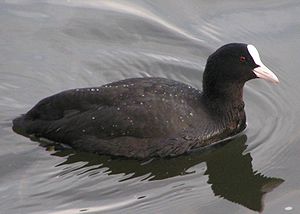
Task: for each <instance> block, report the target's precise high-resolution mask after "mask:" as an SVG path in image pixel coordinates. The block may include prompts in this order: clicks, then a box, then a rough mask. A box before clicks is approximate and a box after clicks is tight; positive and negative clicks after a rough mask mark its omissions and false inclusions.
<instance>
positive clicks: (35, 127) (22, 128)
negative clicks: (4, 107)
mask: <svg viewBox="0 0 300 214" xmlns="http://www.w3.org/2000/svg"><path fill="white" fill-rule="evenodd" d="M45 123H48V124H49V121H42V120H30V119H27V118H26V116H25V115H22V116H20V117H18V118H16V119H14V120H13V127H12V129H13V130H14V131H15V132H16V133H18V134H21V135H23V136H29V135H32V134H35V135H37V136H38V135H39V134H41V133H43V132H44V131H45V128H46V127H47V126H48V125H47V124H45Z"/></svg>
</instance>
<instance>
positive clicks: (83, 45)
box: [0, 0, 300, 214]
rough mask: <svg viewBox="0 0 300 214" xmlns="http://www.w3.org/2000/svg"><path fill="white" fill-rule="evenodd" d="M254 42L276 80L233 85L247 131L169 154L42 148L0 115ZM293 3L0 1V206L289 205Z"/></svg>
mask: <svg viewBox="0 0 300 214" xmlns="http://www.w3.org/2000/svg"><path fill="white" fill-rule="evenodd" d="M229 42H246V43H250V44H254V45H255V46H256V47H257V48H258V50H259V51H260V54H261V57H262V60H263V62H264V63H265V64H266V65H267V66H268V67H269V68H271V70H273V71H274V72H275V73H276V74H277V75H278V77H279V79H280V81H281V82H280V84H279V85H274V84H270V83H267V82H265V81H262V80H253V81H251V82H249V83H247V85H246V87H245V91H244V96H245V102H246V113H247V119H248V120H247V122H248V128H247V129H246V131H245V132H244V133H242V134H241V135H240V136H238V137H237V138H235V139H234V140H231V141H230V142H229V143H227V144H225V143H224V144H223V145H219V146H217V147H215V148H212V149H210V150H207V151H202V152H198V153H194V154H191V155H186V156H180V157H177V158H172V159H155V160H149V161H144V162H143V161H137V160H127V159H122V158H112V157H109V156H99V155H94V154H87V153H80V152H75V151H73V150H71V149H69V150H53V148H52V147H49V146H43V143H39V142H36V141H31V140H30V139H27V138H24V137H22V136H20V135H17V134H15V133H14V132H13V131H12V130H11V126H12V123H11V120H12V119H13V118H15V117H17V116H18V115H20V114H21V113H25V112H26V111H27V110H29V109H30V108H31V107H32V106H33V105H34V104H36V103H37V101H39V100H40V99H42V98H44V97H46V96H49V95H51V94H54V93H57V92H59V91H62V90H65V89H70V88H77V87H90V86H99V85H102V84H104V83H108V82H111V81H114V80H120V79H123V78H129V77H142V76H160V77H167V78H171V79H175V80H179V81H182V82H185V83H188V84H191V85H192V86H194V87H197V88H201V81H202V73H203V69H204V66H205V62H206V58H207V57H208V56H209V54H211V53H212V52H213V51H214V50H215V49H216V48H218V47H219V46H221V45H223V44H225V43H229ZM299 58H300V2H299V1H298V0H287V1H279V0H272V1H271V0H264V1H261V0H256V1H248V2H247V3H241V1H237V0H230V1H221V0H214V1H199V0H189V1H186V0H182V1H180V0H178V1H173V0H164V1H158V0H157V1H154V0H149V1H146V0H144V1H138V0H136V1H134V0H131V1H104V0H98V1H96V0H69V1H67V0H49V1H34V0H8V1H5V0H0V126H1V127H0V162H1V164H0V213H4V214H7V213H14V214H16V213H42V214H44V213H53V214H66V213H201V214H202V213H204V214H207V213H208V214H210V213H211V214H224V213H234V214H237V213H240V214H245V213H246V214H249V213H250V214H251V213H257V211H262V213H270V214H274V213H276V214H277V213H300V203H299V202H300V155H299V154H300V131H299V127H300V120H299V118H300V111H299V109H300V99H299V98H300V84H299V80H300V72H299V67H300V60H299Z"/></svg>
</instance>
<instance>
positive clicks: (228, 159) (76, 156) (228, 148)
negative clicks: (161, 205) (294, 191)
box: [53, 135, 284, 211]
mask: <svg viewBox="0 0 300 214" xmlns="http://www.w3.org/2000/svg"><path fill="white" fill-rule="evenodd" d="M246 141H247V137H246V135H241V136H238V137H236V138H234V139H233V140H232V139H231V140H227V141H224V142H222V143H219V144H217V145H215V146H212V147H209V148H207V149H204V150H202V151H197V152H194V153H191V154H188V155H183V156H179V157H176V158H169V159H159V158H157V159H151V160H149V161H146V162H145V161H141V160H134V159H125V158H116V157H110V156H103V155H96V154H90V153H79V152H75V151H73V150H60V151H55V152H54V153H53V155H55V156H60V157H65V158H66V160H65V161H64V162H63V163H61V164H59V165H69V164H72V163H76V162H85V163H86V164H85V165H84V166H81V167H80V169H82V168H87V170H86V171H85V172H84V173H91V171H95V172H97V170H98V173H99V169H102V173H103V169H106V170H105V173H107V174H119V173H123V174H125V176H124V177H125V178H124V179H123V181H124V180H127V179H131V178H133V177H138V176H143V175H147V174H149V177H148V178H147V179H148V180H149V181H151V180H162V179H167V178H171V177H175V176H178V175H185V174H190V173H195V171H191V170H190V168H191V167H193V166H195V165H197V164H200V163H203V162H205V163H206V166H207V168H206V171H205V173H204V174H205V175H208V181H207V183H208V184H210V185H211V188H212V190H213V192H214V194H215V195H216V196H218V197H222V198H225V199H226V200H229V201H231V202H234V203H238V204H240V205H243V206H244V207H247V208H249V209H251V210H254V211H262V210H263V196H264V195H265V194H266V193H268V192H270V191H272V190H273V189H275V188H276V187H277V186H279V185H280V184H281V183H282V182H283V181H284V180H283V179H280V178H273V177H266V176H264V175H262V174H261V173H259V172H257V171H254V170H253V167H252V157H251V155H250V153H245V154H244V153H243V152H244V151H245V149H246V148H247V145H246V144H245V143H246ZM78 169H79V168H76V169H73V170H72V171H74V170H78ZM81 173H82V171H81Z"/></svg>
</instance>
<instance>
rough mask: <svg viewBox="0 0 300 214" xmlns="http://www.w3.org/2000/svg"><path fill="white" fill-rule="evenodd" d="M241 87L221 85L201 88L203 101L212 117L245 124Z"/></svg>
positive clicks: (238, 85)
mask: <svg viewBox="0 0 300 214" xmlns="http://www.w3.org/2000/svg"><path fill="white" fill-rule="evenodd" d="M243 87H244V83H241V84H236V83H235V84H227V85H225V84H223V85H219V86H216V87H203V99H204V102H205V103H206V106H208V107H209V111H212V112H211V113H212V115H215V116H216V118H217V119H220V118H222V119H221V120H224V121H225V122H234V121H235V122H237V123H243V124H244V123H245V121H246V115H245V111H244V105H245V104H244V101H243Z"/></svg>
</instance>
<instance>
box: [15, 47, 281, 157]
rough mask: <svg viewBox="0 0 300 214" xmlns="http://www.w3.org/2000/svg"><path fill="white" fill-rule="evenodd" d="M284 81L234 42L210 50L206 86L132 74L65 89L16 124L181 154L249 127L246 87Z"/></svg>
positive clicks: (79, 139) (142, 152) (127, 150)
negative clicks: (100, 83) (260, 81)
mask: <svg viewBox="0 0 300 214" xmlns="http://www.w3.org/2000/svg"><path fill="white" fill-rule="evenodd" d="M254 78H262V79H266V80H269V81H271V82H275V83H277V82H279V81H278V78H277V77H276V76H275V74H274V73H273V72H271V71H270V70H269V69H268V68H267V67H266V66H265V65H264V64H263V63H262V62H261V60H260V57H259V54H258V51H257V49H256V48H255V47H254V46H253V45H248V44H243V43H231V44H227V45H224V46H222V47H221V48H219V49H218V50H217V51H215V52H214V53H213V54H212V55H210V56H209V58H208V60H207V64H206V67H205V71H204V74H203V91H200V90H198V89H195V88H192V87H191V86H189V85H187V84H184V83H181V82H177V81H174V80H170V79H165V78H132V79H125V80H122V81H118V82H113V83H109V84H106V85H103V86H100V87H94V88H80V89H73V90H67V91H63V92H61V93H58V94H55V95H52V96H50V97H47V98H45V99H43V100H41V101H40V102H39V103H37V104H36V105H35V106H34V107H33V108H32V109H31V110H30V111H28V112H27V113H26V114H25V115H22V116H21V117H19V118H16V119H15V120H14V121H13V129H14V130H15V131H16V132H18V133H20V134H23V135H25V136H30V135H34V136H36V137H44V138H47V139H50V140H52V141H56V142H61V143H64V144H68V145H70V146H72V147H73V148H75V149H78V150H82V151H88V152H96V153H99V154H110V155H117V156H126V157H135V158H146V157H152V156H160V157H166V156H176V155H180V154H183V153H186V152H188V151H190V150H192V149H196V148H201V147H204V146H207V145H209V144H212V143H214V142H217V141H220V140H222V139H224V138H227V137H230V136H232V135H235V134H237V133H239V132H241V131H242V130H243V129H245V127H246V116H245V111H244V102H243V86H244V84H245V82H246V81H248V80H250V79H254Z"/></svg>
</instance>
